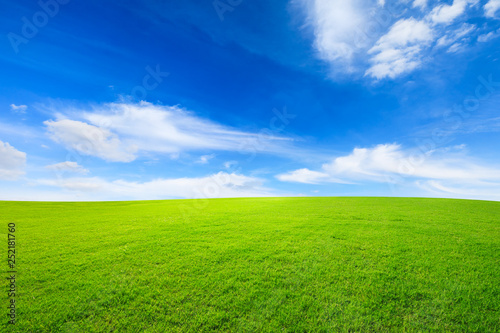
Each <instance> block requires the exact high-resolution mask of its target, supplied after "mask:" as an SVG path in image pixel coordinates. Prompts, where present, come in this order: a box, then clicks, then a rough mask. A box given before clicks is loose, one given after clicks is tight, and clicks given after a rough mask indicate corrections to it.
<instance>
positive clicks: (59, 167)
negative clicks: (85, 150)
mask: <svg viewBox="0 0 500 333" xmlns="http://www.w3.org/2000/svg"><path fill="white" fill-rule="evenodd" d="M45 168H46V169H47V170H51V171H55V172H60V173H63V172H71V173H80V174H84V175H85V174H87V173H89V170H88V169H85V168H84V167H82V166H81V165H79V164H78V163H77V162H70V161H66V162H61V163H56V164H51V165H47V166H46V167H45Z"/></svg>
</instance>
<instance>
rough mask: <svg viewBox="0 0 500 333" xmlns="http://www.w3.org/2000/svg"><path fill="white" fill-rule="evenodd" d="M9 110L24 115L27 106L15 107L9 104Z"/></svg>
mask: <svg viewBox="0 0 500 333" xmlns="http://www.w3.org/2000/svg"><path fill="white" fill-rule="evenodd" d="M10 109H11V110H12V111H15V112H19V113H26V110H27V109H28V106H27V105H15V104H11V105H10Z"/></svg>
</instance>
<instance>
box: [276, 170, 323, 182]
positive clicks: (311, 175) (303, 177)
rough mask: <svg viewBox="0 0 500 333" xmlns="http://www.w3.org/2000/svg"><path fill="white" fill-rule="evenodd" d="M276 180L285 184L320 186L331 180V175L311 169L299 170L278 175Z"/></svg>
mask: <svg viewBox="0 0 500 333" xmlns="http://www.w3.org/2000/svg"><path fill="white" fill-rule="evenodd" d="M276 178H277V179H278V180H281V181H283V182H294V183H304V184H320V183H322V182H324V181H325V180H329V175H328V174H327V173H324V172H319V171H312V170H309V169H299V170H295V171H292V172H289V173H285V174H281V175H278V176H276Z"/></svg>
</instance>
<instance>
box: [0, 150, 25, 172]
mask: <svg viewBox="0 0 500 333" xmlns="http://www.w3.org/2000/svg"><path fill="white" fill-rule="evenodd" d="M25 164H26V153H23V152H21V151H19V150H17V149H16V148H14V147H12V146H11V145H10V144H9V143H8V142H2V141H0V180H16V179H17V178H19V177H20V176H22V175H24V166H25Z"/></svg>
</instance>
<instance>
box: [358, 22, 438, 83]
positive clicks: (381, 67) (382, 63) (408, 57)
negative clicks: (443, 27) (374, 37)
mask: <svg viewBox="0 0 500 333" xmlns="http://www.w3.org/2000/svg"><path fill="white" fill-rule="evenodd" d="M433 38H434V37H433V32H432V29H431V28H430V27H429V25H428V24H427V23H426V22H423V21H417V20H415V19H413V18H410V19H401V20H399V21H398V22H396V23H394V25H393V26H392V27H391V29H390V30H389V32H388V33H387V34H385V35H384V36H382V37H381V38H380V39H379V40H378V41H377V43H376V44H375V46H373V47H372V48H371V49H370V50H369V52H368V53H369V54H375V55H373V56H372V58H371V63H372V66H371V67H370V68H369V69H368V70H367V72H366V75H370V76H372V77H374V78H377V79H382V78H385V77H390V78H395V77H397V76H399V75H401V74H403V73H407V72H410V71H412V70H414V69H415V68H417V67H418V66H419V65H420V62H421V60H420V59H421V54H420V52H421V50H422V46H425V45H427V44H429V43H430V42H431V41H432V40H433Z"/></svg>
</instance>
